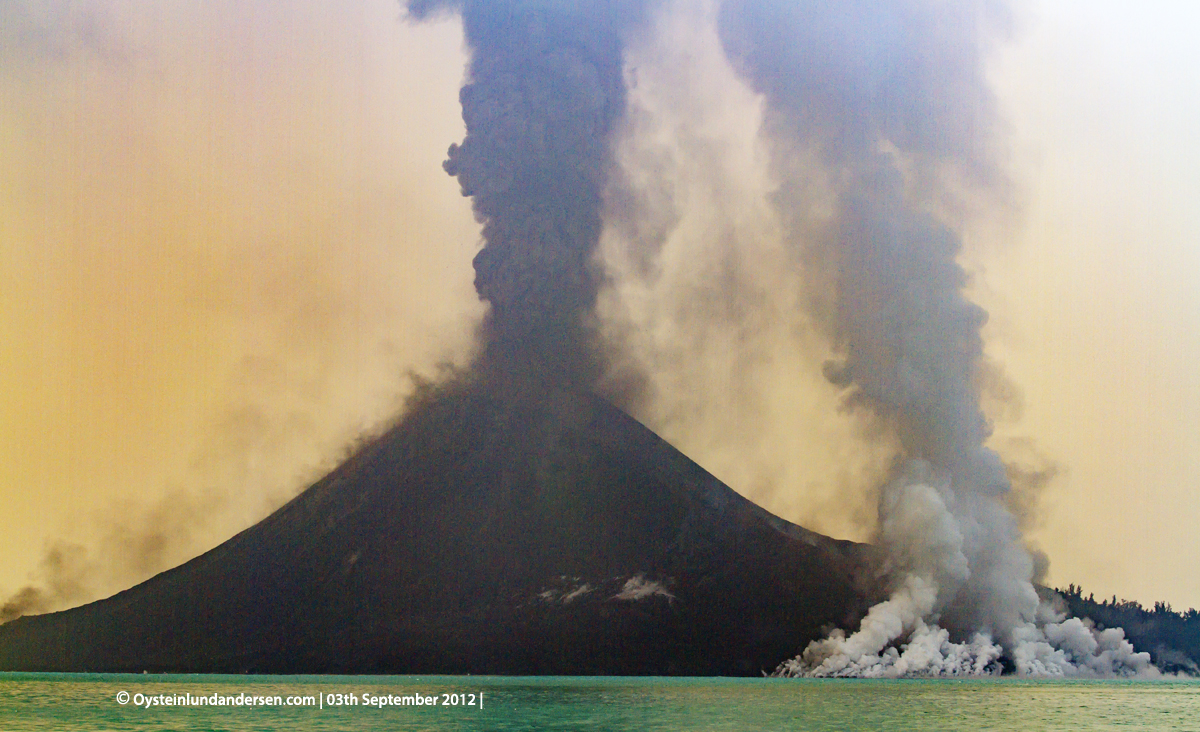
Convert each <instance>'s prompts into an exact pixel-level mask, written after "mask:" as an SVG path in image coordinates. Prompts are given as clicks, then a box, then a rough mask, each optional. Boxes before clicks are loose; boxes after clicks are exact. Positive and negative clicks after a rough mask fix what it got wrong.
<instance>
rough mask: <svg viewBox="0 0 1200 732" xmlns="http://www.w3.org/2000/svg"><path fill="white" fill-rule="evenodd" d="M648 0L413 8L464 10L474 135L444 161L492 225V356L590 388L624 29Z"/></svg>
mask: <svg viewBox="0 0 1200 732" xmlns="http://www.w3.org/2000/svg"><path fill="white" fill-rule="evenodd" d="M643 5H644V3H642V2H632V1H629V0H607V1H604V2H586V3H585V2H580V3H568V2H550V1H545V0H542V1H536V0H527V1H518V2H495V1H494V0H460V1H458V2H449V1H439V0H411V1H410V2H409V3H408V10H409V13H410V15H411V17H412V18H414V19H418V20H420V19H424V18H426V17H429V16H430V15H432V14H435V13H437V12H438V11H457V12H458V13H460V14H461V15H462V19H463V28H464V32H465V36H466V41H467V45H468V46H469V48H470V51H471V62H470V67H469V70H468V79H467V82H466V84H465V85H464V86H463V88H462V92H461V94H460V99H461V101H462V113H463V120H464V122H465V123H466V137H465V138H464V139H463V141H462V143H460V144H454V145H451V147H450V152H449V159H448V160H447V161H446V163H445V169H446V171H447V172H448V173H450V174H451V175H453V176H455V177H457V178H458V181H459V183H460V184H461V186H462V193H463V195H465V196H471V197H472V205H473V207H474V211H475V215H476V217H477V218H478V219H479V221H480V222H481V223H482V224H483V249H482V250H481V251H480V252H479V254H478V256H476V258H475V263H474V264H475V288H476V290H477V291H478V293H479V297H480V298H481V299H483V300H485V301H487V302H488V303H489V304H490V305H491V309H490V312H489V313H488V315H487V316H486V319H485V321H484V324H483V326H482V329H483V341H484V347H483V352H482V356H481V358H482V360H483V362H484V364H485V366H487V365H494V366H500V367H502V368H504V369H505V370H512V369H514V368H515V369H522V368H526V367H530V366H532V367H533V368H535V369H536V370H538V371H540V372H543V373H545V372H550V373H558V374H560V375H562V376H565V377H567V378H568V379H570V380H571V381H572V382H574V383H577V384H580V385H585V386H588V385H591V384H592V383H593V382H594V381H595V379H596V378H598V377H599V376H600V375H601V373H602V372H603V370H604V359H603V357H602V350H601V348H600V345H599V343H598V340H597V335H596V332H595V323H594V320H595V318H594V314H593V308H594V306H595V302H596V295H597V290H598V288H599V285H600V281H601V276H600V272H599V271H598V268H597V266H596V264H595V263H594V261H593V254H594V251H595V248H596V245H597V242H598V241H599V237H600V231H601V224H602V221H601V209H602V200H601V194H602V192H603V189H604V187H605V182H606V180H607V176H608V173H609V170H610V168H611V166H612V152H611V138H612V134H613V129H614V123H615V122H616V120H618V119H619V118H620V116H621V115H622V113H623V111H624V107H625V85H624V78H623V72H622V51H623V46H624V36H625V34H626V33H627V32H628V31H629V30H630V29H631V28H632V27H634V26H635V25H637V24H638V23H639V22H640V20H641V19H642V16H643V14H644V9H643Z"/></svg>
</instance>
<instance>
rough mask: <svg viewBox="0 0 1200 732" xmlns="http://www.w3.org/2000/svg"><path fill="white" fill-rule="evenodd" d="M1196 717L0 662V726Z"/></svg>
mask: <svg viewBox="0 0 1200 732" xmlns="http://www.w3.org/2000/svg"><path fill="white" fill-rule="evenodd" d="M381 729H387V730H422V731H424V730H430V731H432V730H437V731H441V730H605V731H609V730H612V731H619V730H637V731H638V732H643V731H646V730H705V731H712V732H716V731H718V730H721V731H723V730H920V731H921V732H930V731H934V730H1200V680H1196V679H1189V680H1183V679H1165V680H1154V681H1046V680H1036V681H1034V680H1024V679H1015V678H1014V679H1008V678H1000V679H987V680H984V679H971V680H947V679H929V680H917V679H906V680H888V681H880V680H852V679H830V680H824V679H820V680H818V679H799V680H798V679H766V678H758V679H730V678H646V677H637V678H631V677H510V676H250V675H244V676H212V675H187V674H136V675H135V674H35V673H3V674H0V730H3V731H4V732H24V730H38V732H42V731H44V730H70V731H72V732H74V731H76V730H141V731H144V730H238V731H239V732H242V731H252V730H286V731H287V732H308V731H309V730H381Z"/></svg>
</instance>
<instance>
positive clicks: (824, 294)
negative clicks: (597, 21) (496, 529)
mask: <svg viewBox="0 0 1200 732" xmlns="http://www.w3.org/2000/svg"><path fill="white" fill-rule="evenodd" d="M712 25H715V27H716V30H717V32H718V33H719V37H720V49H719V51H718V50H717V49H714V47H713V46H712V44H711V41H710V37H709V35H708V32H709V28H710V26H712ZM1008 25H1009V19H1008V16H1007V11H1006V9H1005V8H1004V7H1003V6H1002V5H1000V4H998V3H975V4H971V3H967V4H949V3H937V2H928V3H926V2H891V3H884V4H879V3H841V4H835V5H829V4H825V3H803V2H801V3H762V2H749V1H747V2H739V1H737V0H727V1H726V2H724V3H721V4H720V5H719V6H715V5H714V4H713V3H703V2H696V3H684V2H679V3H675V4H673V5H671V6H670V8H669V10H668V13H665V14H664V15H663V16H662V17H659V18H658V19H657V24H656V26H655V28H654V35H653V37H652V38H650V39H649V40H645V41H644V43H643V44H641V45H635V46H634V47H633V53H632V55H631V57H630V61H629V67H630V70H629V72H628V73H629V77H630V80H631V82H632V83H633V84H634V88H633V89H632V90H631V92H630V112H629V115H628V118H627V120H625V123H624V128H623V130H622V132H623V135H622V138H621V139H620V141H619V145H618V160H619V162H620V165H621V169H620V175H619V176H615V177H614V178H613V180H612V182H611V183H610V189H609V191H608V209H607V211H606V215H607V216H608V221H607V222H606V223H607V230H606V233H605V238H604V245H603V247H602V255H603V257H604V262H605V265H606V267H607V268H608V272H609V274H610V278H611V280H610V286H609V288H608V289H607V290H606V291H605V292H604V293H603V297H602V298H601V301H600V312H601V313H602V319H603V322H604V326H605V336H606V338H607V339H608V341H609V342H610V343H612V344H614V346H615V349H616V352H617V355H616V357H614V358H613V359H612V360H611V364H612V369H611V370H610V372H609V374H608V375H607V377H608V381H607V382H606V384H605V386H606V387H609V388H610V389H611V393H614V394H616V395H617V397H618V400H619V401H620V400H621V399H622V398H623V399H624V401H621V402H620V403H622V405H623V406H625V407H626V408H628V409H630V410H631V411H632V412H633V413H634V414H635V416H638V417H639V418H641V419H643V420H644V421H646V422H647V424H649V425H651V426H652V427H653V428H655V429H657V430H660V431H662V432H663V434H664V435H665V436H667V437H668V439H672V440H673V441H676V444H679V445H680V446H681V447H683V449H685V450H686V451H688V452H689V454H692V455H694V456H696V457H697V459H699V460H700V461H701V462H702V463H704V464H706V465H712V464H714V463H716V464H717V465H718V466H719V467H718V469H717V471H716V472H717V474H718V475H720V476H721V477H723V478H725V479H726V480H727V481H729V482H730V483H731V484H733V485H737V486H738V487H739V489H741V490H743V491H746V492H748V493H749V494H750V495H751V496H754V497H755V498H758V499H760V500H761V498H762V496H763V495H766V496H768V497H775V496H778V495H779V494H780V493H784V492H787V491H789V490H790V491H795V492H800V491H801V489H802V488H801V486H803V484H802V483H801V480H802V479H798V478H800V475H801V474H802V473H803V471H804V470H805V469H808V470H810V471H811V470H812V468H811V467H810V466H809V465H808V464H806V463H800V466H801V467H800V468H799V469H798V470H794V471H788V470H786V469H783V470H780V469H770V468H768V469H767V470H763V469H762V466H763V464H764V462H767V460H770V459H772V458H776V457H778V456H779V455H780V453H781V452H783V451H780V450H778V449H777V448H776V446H777V445H778V444H779V443H781V442H783V440H781V439H780V438H779V436H778V435H775V434H771V433H773V432H774V431H775V430H777V429H778V428H779V427H780V426H783V425H785V424H787V420H786V417H783V418H781V417H780V416H779V415H780V412H781V411H785V410H787V409H788V408H789V407H792V408H793V409H794V407H793V405H796V404H797V403H801V404H803V400H807V401H808V403H809V404H812V405H816V404H825V405H827V406H826V412H825V413H824V415H822V416H817V417H815V419H814V418H811V417H810V418H809V420H808V421H815V422H818V423H823V424H826V425H828V424H829V423H830V422H831V421H833V420H831V419H830V418H829V416H828V415H829V414H830V413H832V412H834V411H835V408H834V404H835V401H834V400H839V401H840V409H841V415H840V416H839V417H838V418H837V419H838V420H843V419H844V420H845V421H843V422H842V423H841V424H840V425H839V429H840V434H838V436H840V437H842V438H843V440H842V441H843V443H847V442H849V443H851V444H855V445H857V446H858V447H859V448H860V449H858V450H855V451H850V454H849V455H847V454H846V452H845V451H844V452H843V453H841V455H839V457H843V458H845V457H849V460H848V461H847V463H846V464H847V465H850V466H852V470H850V471H848V472H847V473H843V474H842V475H841V476H837V477H834V475H836V474H834V475H830V474H826V475H824V476H822V478H823V481H824V482H825V484H826V485H832V486H833V487H834V488H835V489H844V488H845V487H846V486H849V485H854V484H856V483H857V486H858V487H857V489H855V490H852V491H847V492H846V493H847V495H845V496H843V497H842V500H841V501H840V504H834V503H833V502H831V501H812V500H808V501H805V500H803V499H802V500H800V501H797V502H792V505H791V508H793V509H795V508H796V507H797V505H799V506H800V507H801V508H800V511H799V512H800V513H802V514H804V517H805V518H806V522H811V523H816V524H817V525H821V524H820V522H819V519H818V520H817V521H812V518H811V517H812V515H813V514H816V515H818V516H819V515H820V512H821V510H822V509H828V508H830V507H831V506H832V505H836V507H837V509H839V512H840V513H842V514H843V516H845V515H846V514H847V513H850V515H853V512H854V510H855V508H856V507H861V506H862V505H863V504H862V502H863V500H864V499H869V498H871V497H872V496H874V498H875V501H876V506H875V510H874V521H873V522H871V521H859V522H858V523H859V526H860V530H861V527H863V526H869V527H870V528H871V530H872V531H873V535H874V539H875V541H876V542H877V543H878V544H879V545H880V546H881V547H882V548H883V549H884V550H885V551H884V554H885V556H886V557H887V559H886V561H885V563H884V566H882V567H881V568H880V575H881V581H882V582H883V583H884V586H885V587H886V588H887V589H888V591H889V592H890V598H889V599H888V600H887V601H885V602H883V603H881V604H880V605H878V606H876V607H875V608H873V609H872V610H871V611H870V612H869V614H868V615H867V617H866V618H865V619H864V621H863V624H862V627H861V629H860V630H859V631H858V632H857V633H854V634H851V635H849V636H846V635H845V634H844V633H841V632H840V631H839V632H838V633H835V634H834V635H832V636H831V637H830V638H829V639H826V640H825V641H821V642H818V643H815V644H814V645H813V646H812V647H810V648H809V649H808V650H807V651H805V653H804V654H803V655H802V656H801V657H799V658H797V659H796V660H794V661H792V662H789V663H787V664H784V665H783V666H781V668H780V669H779V672H780V673H784V674H794V673H806V674H813V675H913V674H925V675H936V674H963V673H969V674H980V673H992V672H999V671H1000V670H1001V669H1002V668H1007V669H1012V670H1015V671H1017V672H1018V673H1023V674H1064V675H1071V674H1085V675H1086V674H1126V673H1130V674H1132V673H1143V672H1145V673H1149V672H1150V669H1149V665H1148V664H1149V660H1148V656H1145V655H1144V654H1137V653H1135V652H1134V651H1133V649H1132V646H1130V645H1129V644H1128V643H1127V642H1125V641H1124V640H1123V636H1121V637H1118V635H1119V634H1118V633H1108V632H1107V631H1105V633H1099V632H1094V631H1093V630H1092V629H1091V628H1090V627H1088V626H1086V625H1084V624H1082V623H1081V621H1079V620H1077V619H1067V618H1065V617H1063V616H1062V615H1061V614H1059V613H1056V612H1055V611H1054V610H1053V608H1050V607H1048V606H1045V605H1043V603H1042V602H1041V601H1040V600H1039V596H1038V593H1037V592H1036V590H1035V587H1034V584H1033V582H1034V580H1035V578H1036V577H1038V576H1041V575H1043V574H1044V572H1045V557H1044V556H1042V555H1040V554H1037V555H1036V556H1035V554H1034V553H1033V552H1031V550H1030V549H1028V548H1027V547H1026V546H1025V544H1024V541H1023V538H1022V532H1021V527H1022V525H1029V524H1030V523H1031V522H1032V521H1033V520H1034V516H1035V513H1034V507H1035V503H1036V499H1037V495H1038V493H1039V492H1040V491H1041V488H1042V487H1044V486H1045V484H1046V483H1047V482H1048V481H1049V480H1051V479H1052V478H1053V476H1054V475H1055V472H1056V467H1055V466H1054V465H1053V463H1052V462H1050V461H1048V460H1046V459H1045V458H1043V457H1042V456H1040V455H1038V454H1037V452H1036V450H1034V449H1032V447H1031V446H1030V445H1028V444H1013V445H1009V446H1008V447H1007V448H1006V451H1007V452H1008V453H1010V454H1009V457H1008V458H1007V459H1001V456H1000V454H999V453H998V452H997V451H996V450H995V449H993V448H992V447H991V437H992V424H991V422H990V420H989V418H988V416H987V414H985V412H984V409H983V406H982V404H983V400H984V398H985V397H987V398H989V399H991V400H992V401H993V402H995V403H997V404H1000V405H1001V406H1003V407H1005V408H1006V409H1010V410H1016V409H1019V406H1020V405H1019V395H1018V394H1017V393H1016V390H1015V387H1014V386H1013V385H1012V384H1010V383H1009V382H1007V380H1006V379H1005V378H1004V377H1003V375H1002V374H1001V373H1000V370H999V367H998V366H997V365H996V364H994V363H989V362H988V361H987V360H986V359H985V356H984V345H983V338H982V335H981V331H982V328H983V326H984V325H985V323H986V321H987V313H986V312H984V311H983V309H982V308H980V307H979V306H977V305H976V304H974V303H972V302H971V301H970V300H968V299H967V297H966V295H965V291H966V289H967V287H968V285H969V284H970V282H969V276H968V274H967V272H966V271H965V270H964V268H963V267H962V266H961V265H960V264H959V262H958V258H959V255H960V253H961V251H962V248H963V242H962V235H961V233H960V232H961V230H962V228H963V222H964V221H966V220H968V219H969V218H970V217H971V216H974V215H976V214H977V213H978V212H979V211H978V209H980V208H986V207H988V206H992V207H1000V208H1004V207H1005V206H1007V205H1008V197H1009V195H1010V194H1009V186H1008V183H1007V181H1006V179H1005V176H1004V173H1003V166H1002V164H1001V161H1002V159H1003V155H1002V153H1003V145H1002V139H1003V135H1002V132H1003V124H1002V122H1001V121H1000V119H999V118H998V115H997V113H996V107H997V104H996V101H995V100H994V98H993V97H992V94H991V92H990V90H989V88H988V85H987V83H986V79H985V73H984V61H985V59H986V57H987V55H988V52H989V49H990V48H991V46H993V45H994V44H996V43H998V42H999V41H1000V40H1002V39H1003V38H1004V37H1005V36H1006V35H1007V33H1008V30H1007V28H1008ZM720 51H723V53H720ZM730 63H731V64H732V69H730ZM733 70H736V72H737V73H738V74H740V75H741V77H742V79H744V80H745V82H746V83H748V85H749V88H745V87H742V86H740V85H739V84H738V83H737V81H736V80H735V79H733V78H731V77H732V76H733V73H734V72H733ZM697 80H700V81H697ZM822 361H823V363H822ZM814 367H816V368H815V369H814ZM788 369H791V373H790V374H789V373H786V372H787V370H788ZM814 372H815V373H816V374H819V376H816V378H814ZM789 377H790V380H791V382H792V384H793V386H792V387H791V389H789V388H787V387H784V388H780V385H781V384H784V383H786V382H787V380H788V378H789ZM817 379H823V380H824V381H825V383H826V387H825V390H824V391H821V390H820V388H819V387H817V386H815V381H816V380H817ZM796 384H800V385H803V386H801V387H796V386H795V385H796ZM798 396H801V398H797V397H798ZM795 411H799V410H795ZM810 414H811V413H810ZM792 416H793V417H794V416H795V415H792ZM805 416H808V415H807V414H806V415H805ZM714 417H717V418H714ZM722 418H723V419H722ZM814 432H815V430H813V429H812V428H811V427H807V428H801V429H797V430H793V431H791V432H790V434H788V437H790V438H791V440H792V441H793V442H794V443H797V444H803V443H806V442H807V443H810V444H811V443H812V442H814V439H813V437H814V436H815V437H816V440H815V442H817V444H820V443H821V439H820V438H821V435H819V434H817V435H814ZM785 434H786V433H785ZM832 434H833V431H832V430H830V432H829V433H827V435H826V437H829V436H832ZM831 441H832V440H831ZM767 445H769V446H770V447H768V448H764V446H767ZM864 446H867V447H868V448H869V449H862V448H863V447H864ZM768 450H771V452H769V453H768V452H767V451H768ZM802 450H803V448H802V447H801V448H799V449H794V450H793V454H791V455H787V454H786V452H783V454H784V456H785V457H784V460H786V459H789V458H790V460H791V461H792V463H793V465H795V464H796V463H797V462H798V461H797V456H798V455H799V454H800V453H801V452H802ZM764 458H765V459H764ZM781 462H782V461H781ZM810 475H811V472H810ZM888 476H890V477H888ZM831 478H832V479H831ZM838 478H840V479H838ZM864 479H866V480H874V481H876V482H875V485H881V486H882V488H881V489H880V490H879V491H878V492H872V491H870V490H863V488H862V487H861V486H862V485H863V480H864ZM1014 483H1015V489H1014ZM808 487H809V486H803V488H808ZM776 502H777V503H785V502H784V501H779V500H778V499H776ZM822 504H824V505H822ZM772 507H773V508H775V507H776V506H772ZM822 528H824V526H823V527H822ZM1089 639H1090V640H1089Z"/></svg>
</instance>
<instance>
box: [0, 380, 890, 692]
mask: <svg viewBox="0 0 1200 732" xmlns="http://www.w3.org/2000/svg"><path fill="white" fill-rule="evenodd" d="M868 553H869V550H868V548H867V547H865V546H863V545H859V544H854V543H852V542H846V541H837V540H834V539H831V538H828V537H825V536H822V535H819V534H816V533H814V532H811V531H808V530H806V529H804V528H801V527H799V526H796V525H793V524H791V523H788V522H787V521H784V520H782V519H780V518H778V517H776V516H773V515H771V514H770V513H768V512H766V511H764V510H763V509H761V508H759V507H758V506H756V505H754V504H753V503H751V502H750V501H749V500H747V499H745V498H743V497H741V496H740V495H738V494H737V493H735V492H734V491H733V490H731V489H730V488H728V487H727V486H725V485H724V484H722V483H721V482H720V481H718V480H717V479H716V478H714V477H713V476H712V475H710V474H709V473H707V472H705V471H704V470H703V469H702V468H700V467H699V466H698V465H696V464H695V463H694V462H692V461H691V460H689V459H688V458H687V457H685V456H684V455H683V454H682V453H680V452H679V451H677V450H675V449H674V448H673V447H671V446H670V445H669V444H667V443H666V442H665V441H663V440H662V439H660V438H659V437H657V436H656V435H655V434H654V433H653V432H651V431H650V430H648V429H646V428H645V427H644V426H642V425H641V424H639V423H638V422H637V421H635V420H634V419H632V418H631V417H629V416H627V415H626V414H624V413H623V412H621V411H620V410H618V409H616V408H615V407H613V406H611V405H610V404H609V403H607V402H606V401H604V400H602V399H600V398H598V397H595V396H593V395H590V394H587V393H583V392H580V391H577V390H574V389H572V388H569V387H563V386H561V385H555V384H553V383H549V382H545V381H538V380H529V379H492V380H490V381H489V383H487V384H483V383H482V382H481V381H480V380H478V379H474V380H472V379H465V378H464V379H459V380H457V381H451V382H449V383H447V384H444V385H442V386H440V387H437V388H435V389H432V390H430V392H429V393H427V394H425V396H424V397H422V398H420V399H417V400H415V401H414V403H413V404H412V405H410V408H409V409H408V411H407V412H406V414H405V416H404V418H403V419H402V420H401V421H400V422H398V424H397V425H396V426H394V427H393V428H391V429H390V430H389V431H388V432H386V433H385V434H384V435H383V436H382V437H380V438H378V439H376V440H374V441H373V442H371V443H369V444H367V445H366V446H364V447H363V448H362V449H361V450H359V451H358V452H357V453H356V454H355V455H354V456H353V457H351V458H350V459H348V460H347V461H346V462H344V463H343V464H342V465H341V466H340V467H338V468H337V469H335V470H334V471H333V472H331V473H330V474H329V475H327V476H326V477H325V478H323V479H322V480H320V481H318V482H317V483H315V484H314V485H313V486H311V487H310V488H309V489H307V490H306V491H304V492H303V493H301V494H300V495H298V496H297V497H296V498H295V499H293V500H292V501H291V502H289V503H288V504H286V505H285V506H283V507H282V508H280V509H279V510H278V511H276V512H275V513H274V514H272V515H271V516H269V517H267V518H266V519H264V520H263V521H261V522H260V523H258V524H256V525H255V526H252V527H250V528H249V529H246V530H245V531H243V532H241V533H240V534H238V535H236V536H234V537H233V538H231V539H229V540H228V541H226V542H225V543H223V544H221V545H220V546H218V547H216V548H215V549H213V550H211V551H209V552H207V553H205V554H203V555H201V556H199V557H197V558H195V559H193V560H191V561H190V562H187V563H186V564H183V565H181V566H179V567H177V568H175V569H172V570H169V571H166V572H163V573H162V574H159V575H158V576H156V577H153V578H151V579H149V580H147V581H146V582H144V583H142V584H140V585H138V586H136V587H133V588H131V589H129V590H126V591H124V592H121V593H119V594H117V595H115V596H113V597H110V598H108V599H105V600H101V601H98V602H94V603H91V604H89V605H85V606H82V607H78V608H75V609H72V610H67V611H63V612H57V613H51V614H46V615H40V616H29V617H23V618H19V619H17V620H14V621H12V622H10V623H8V624H6V625H4V626H0V669H4V670H24V671H94V672H99V671H105V672H126V671H151V672H213V673H240V672H251V673H443V674H468V673H471V674H507V675H519V674H570V675H593V674H596V675H599V674H628V675H632V674H654V675H668V674H687V675H712V674H717V675H758V674H759V673H760V672H762V671H764V670H768V671H769V670H771V669H774V668H775V667H776V665H778V664H779V663H780V662H781V661H783V660H784V659H786V658H789V657H791V656H794V655H795V654H796V653H797V652H798V651H799V650H800V649H802V648H804V647H805V645H806V644H807V643H808V642H809V641H811V640H813V639H815V638H818V637H820V636H821V634H822V630H827V629H828V627H830V626H833V625H837V626H842V627H847V626H853V625H854V624H855V623H856V621H857V620H858V618H859V617H861V615H862V613H863V611H864V610H865V608H866V607H868V606H869V604H870V600H871V599H872V597H871V596H872V595H874V594H876V593H875V592H874V591H873V590H872V588H871V581H870V577H871V574H870V572H869V571H867V567H869V566H870V564H871V562H870V561H869V559H870V557H869V556H868Z"/></svg>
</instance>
